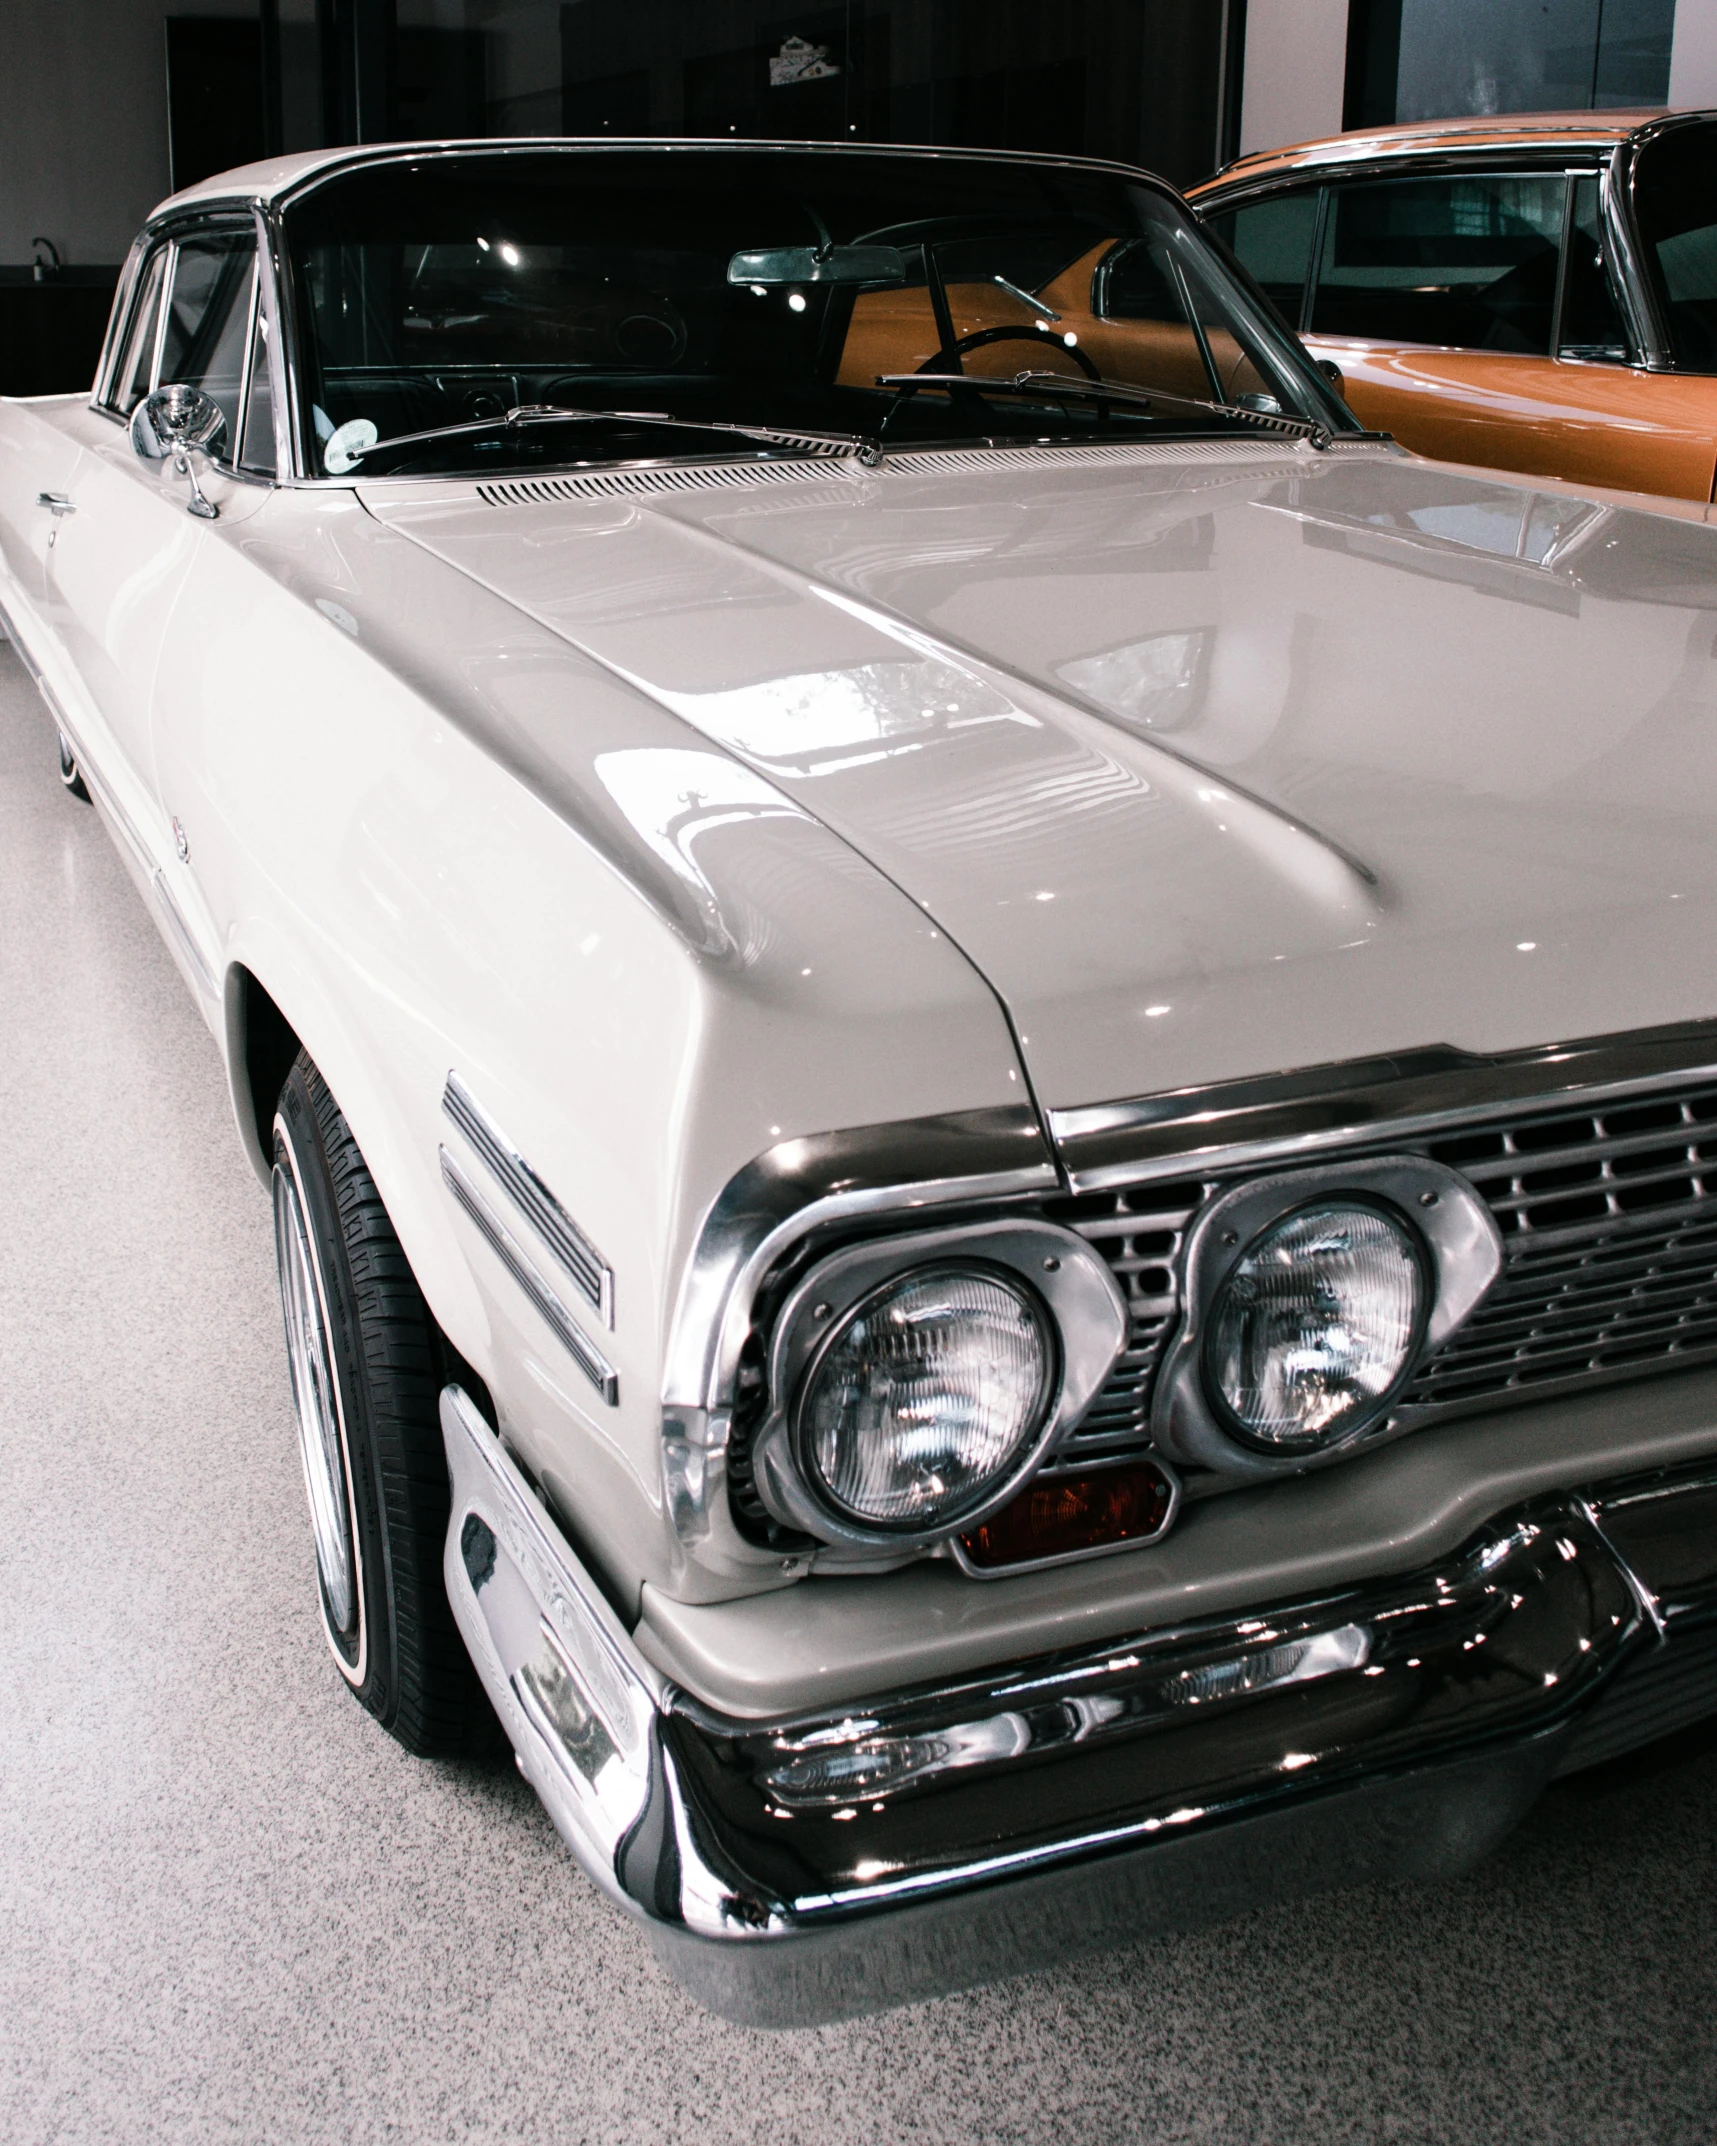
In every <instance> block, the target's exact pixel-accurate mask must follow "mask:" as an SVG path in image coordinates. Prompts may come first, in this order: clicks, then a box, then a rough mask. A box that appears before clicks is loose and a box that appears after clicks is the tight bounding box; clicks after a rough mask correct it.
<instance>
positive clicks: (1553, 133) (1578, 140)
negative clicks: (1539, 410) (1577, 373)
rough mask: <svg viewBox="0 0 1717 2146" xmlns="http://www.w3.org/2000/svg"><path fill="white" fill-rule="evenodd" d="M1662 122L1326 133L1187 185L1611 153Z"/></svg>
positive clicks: (1415, 125) (1598, 119)
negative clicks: (1456, 157) (1532, 154)
mask: <svg viewBox="0 0 1717 2146" xmlns="http://www.w3.org/2000/svg"><path fill="white" fill-rule="evenodd" d="M1713 116H1717V115H1713ZM1664 117H1665V109H1664V107H1663V106H1661V105H1654V106H1650V107H1644V106H1642V107H1641V108H1639V109H1638V110H1634V111H1625V112H1519V113H1512V114H1510V113H1505V114H1496V113H1488V112H1487V113H1481V114H1478V115H1476V116H1475V117H1473V118H1470V119H1434V120H1433V119H1427V120H1416V121H1414V122H1412V123H1410V124H1408V125H1405V126H1397V127H1367V128H1362V129H1360V130H1359V131H1357V132H1355V133H1352V134H1328V135H1325V136H1323V137H1322V138H1321V139H1320V140H1317V141H1310V142H1296V143H1294V144H1293V145H1292V146H1290V147H1288V148H1283V149H1259V150H1255V151H1254V152H1253V153H1252V154H1251V155H1250V156H1243V157H1239V158H1237V159H1236V160H1235V162H1234V163H1232V164H1229V165H1226V166H1224V168H1223V169H1222V170H1221V171H1219V172H1218V173H1217V174H1216V176H1215V177H1214V178H1213V179H1206V180H1205V181H1204V183H1203V184H1202V185H1201V186H1194V187H1189V188H1188V190H1187V192H1188V198H1189V199H1190V200H1197V198H1198V197H1199V196H1200V195H1201V194H1207V193H1212V192H1214V191H1215V190H1216V189H1218V188H1227V187H1230V186H1237V185H1240V184H1242V183H1245V182H1248V181H1250V180H1254V179H1263V178H1270V177H1274V176H1275V175H1276V174H1278V173H1282V172H1289V171H1298V170H1305V169H1316V168H1317V167H1319V166H1321V165H1326V164H1358V163H1366V164H1372V163H1377V162H1380V161H1383V160H1386V159H1388V158H1390V157H1411V156H1419V155H1427V154H1433V153H1435V152H1436V151H1438V150H1448V149H1513V148H1533V149H1539V148H1545V147H1556V146H1558V145H1561V146H1565V147H1568V148H1576V147H1577V148H1599V149H1613V148H1614V147H1615V145H1616V144H1617V143H1618V142H1623V141H1626V140H1627V138H1628V136H1629V135H1630V134H1633V133H1636V132H1637V131H1638V130H1639V128H1641V127H1643V126H1649V125H1650V124H1651V123H1652V121H1654V120H1658V119H1662V118H1664Z"/></svg>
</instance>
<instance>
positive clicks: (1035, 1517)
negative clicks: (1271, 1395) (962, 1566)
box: [960, 1460, 1175, 1572]
mask: <svg viewBox="0 0 1717 2146" xmlns="http://www.w3.org/2000/svg"><path fill="white" fill-rule="evenodd" d="M1174 1497H1175V1485H1174V1481H1173V1479H1172V1478H1171V1477H1170V1476H1169V1475H1167V1474H1166V1473H1165V1472H1164V1470H1162V1469H1161V1468H1159V1467H1157V1465H1156V1464H1155V1462H1153V1461H1148V1460H1147V1461H1128V1462H1124V1463H1123V1464H1122V1465H1121V1466H1120V1467H1117V1468H1093V1469H1092V1471H1091V1472H1090V1474H1089V1475H1045V1476H1039V1477H1038V1479H1037V1481H1036V1482H1034V1483H1028V1484H1027V1485H1026V1487H1025V1489H1024V1490H1022V1491H1021V1492H1020V1494H1019V1496H1018V1497H1017V1498H1015V1499H1013V1500H1012V1502H1011V1503H1010V1504H1007V1505H1004V1506H1003V1507H1002V1509H1001V1511H1000V1512H999V1513H992V1514H991V1515H990V1517H989V1519H988V1520H986V1521H985V1522H984V1523H983V1525H982V1526H981V1527H975V1528H973V1529H972V1530H971V1531H970V1532H969V1533H967V1534H964V1535H962V1536H961V1537H960V1546H961V1548H962V1549H963V1550H964V1551H965V1553H966V1557H967V1559H968V1561H969V1562H970V1563H971V1564H973V1565H974V1566H976V1567H978V1568H979V1569H980V1570H981V1571H984V1572H990V1571H994V1570H996V1569H997V1568H999V1567H1001V1566H1005V1565H1030V1564H1035V1563H1037V1561H1038V1560H1039V1559H1040V1558H1046V1557H1066V1556H1068V1555H1070V1554H1071V1553H1072V1552H1074V1551H1077V1550H1100V1549H1105V1548H1107V1547H1108V1546H1109V1545H1110V1544H1111V1543H1119V1542H1143V1541H1146V1540H1148V1539H1149V1538H1150V1537H1151V1536H1153V1535H1160V1534H1161V1533H1162V1531H1163V1529H1164V1528H1165V1527H1166V1526H1167V1525H1168V1522H1169V1519H1170V1517H1171V1515H1172V1513H1173V1511H1174Z"/></svg>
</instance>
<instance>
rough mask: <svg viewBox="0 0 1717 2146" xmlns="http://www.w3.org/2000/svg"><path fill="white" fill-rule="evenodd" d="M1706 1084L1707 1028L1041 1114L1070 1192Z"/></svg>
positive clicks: (1232, 1085) (1263, 1080)
mask: <svg viewBox="0 0 1717 2146" xmlns="http://www.w3.org/2000/svg"><path fill="white" fill-rule="evenodd" d="M1683 1078H1688V1079H1699V1078H1717V1020H1709V1021H1689V1022H1684V1023H1680V1024H1678V1025H1676V1026H1673V1027H1667V1028H1655V1029H1642V1030H1637V1031H1635V1032H1633V1033H1631V1034H1622V1035H1615V1036H1591V1037H1582V1038H1579V1039H1576V1040H1571V1041H1569V1042H1566V1043H1546V1044H1539V1045H1535V1046H1533V1047H1531V1048H1529V1049H1525V1050H1519V1051H1504V1052H1499V1053H1496V1054H1494V1055H1487V1054H1484V1053H1481V1052H1475V1051H1463V1050H1457V1049H1455V1048H1454V1047H1453V1046H1452V1045H1450V1044H1433V1045H1430V1046H1429V1047H1427V1048H1425V1049H1422V1050H1416V1051H1404V1052H1401V1053H1400V1054H1398V1055H1396V1056H1393V1057H1383V1058H1361V1059H1353V1060H1350V1061H1348V1062H1346V1063H1345V1064H1342V1063H1338V1064H1331V1065H1322V1066H1306V1067H1302V1068H1298V1069H1296V1070H1294V1071H1291V1072H1284V1073H1273V1074H1266V1075H1263V1076H1260V1077H1257V1078H1252V1079H1247V1080H1237V1081H1224V1082H1219V1083H1216V1084H1213V1085H1212V1086H1210V1087H1199V1088H1178V1089H1174V1090H1171V1091H1169V1092H1168V1093H1166V1094H1162V1095H1148V1096H1140V1097H1137V1098H1134V1099H1132V1100H1129V1101H1123V1102H1115V1103H1096V1104H1091V1105H1088V1106H1086V1107H1084V1108H1082V1109H1077V1110H1052V1111H1050V1112H1049V1114H1048V1115H1049V1128H1050V1134H1051V1137H1052V1138H1053V1140H1054V1142H1055V1146H1056V1152H1057V1154H1058V1155H1059V1156H1060V1158H1061V1161H1062V1164H1063V1167H1064V1168H1065V1169H1066V1172H1067V1176H1068V1181H1069V1182H1070V1184H1071V1185H1072V1187H1073V1189H1074V1191H1075V1192H1098V1191H1102V1190H1104V1189H1105V1188H1106V1187H1109V1186H1113V1185H1127V1184H1137V1183H1140V1182H1143V1181H1144V1180H1146V1179H1149V1178H1155V1177H1170V1176H1175V1175H1178V1174H1179V1173H1180V1172H1181V1171H1183V1170H1185V1169H1186V1168H1187V1167H1188V1165H1189V1164H1190V1163H1193V1162H1196V1163H1197V1164H1198V1166H1199V1167H1201V1168H1203V1167H1206V1166H1208V1165H1209V1164H1210V1163H1211V1162H1213V1161H1214V1160H1216V1159H1218V1158H1222V1159H1225V1160H1226V1159H1229V1158H1232V1159H1234V1160H1241V1159H1245V1160H1247V1161H1263V1160H1266V1159H1268V1158H1271V1157H1274V1156H1278V1155H1290V1154H1291V1155H1296V1156H1306V1155H1313V1154H1317V1153H1320V1152H1321V1151H1323V1150H1324V1149H1327V1148H1333V1147H1350V1146H1353V1145H1355V1144H1356V1143H1358V1142H1361V1141H1365V1142H1375V1141H1377V1140H1394V1139H1397V1138H1399V1137H1401V1136H1403V1135H1405V1134H1408V1133H1415V1132H1420V1131H1426V1130H1432V1129H1437V1128H1440V1127H1443V1126H1452V1125H1459V1124H1462V1123H1465V1122H1468V1121H1470V1120H1473V1119H1477V1118H1482V1117H1484V1116H1486V1115H1488V1114H1489V1113H1490V1112H1492V1111H1494V1110H1496V1109H1497V1108H1499V1107H1501V1106H1512V1105H1515V1104H1519V1103H1540V1102H1541V1103H1543V1104H1545V1105H1546V1106H1547V1107H1550V1108H1554V1107H1555V1106H1556V1105H1557V1104H1558V1103H1560V1102H1562V1101H1563V1100H1565V1099H1571V1098H1573V1097H1574V1096H1576V1095H1577V1096H1578V1097H1579V1098H1580V1100H1581V1101H1582V1102H1588V1101H1598V1100H1600V1099H1602V1098H1604V1097H1608V1096H1614V1095H1625V1094H1630V1093H1633V1092H1635V1091H1637V1090H1641V1089H1649V1088H1655V1087H1658V1086H1661V1085H1662V1083H1663V1082H1664V1081H1666V1080H1671V1079H1683Z"/></svg>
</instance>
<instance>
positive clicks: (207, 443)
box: [131, 381, 227, 522]
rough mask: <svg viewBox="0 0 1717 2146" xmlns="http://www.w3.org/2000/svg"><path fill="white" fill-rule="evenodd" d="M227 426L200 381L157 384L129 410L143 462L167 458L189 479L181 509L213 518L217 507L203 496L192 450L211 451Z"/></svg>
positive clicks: (133, 437)
mask: <svg viewBox="0 0 1717 2146" xmlns="http://www.w3.org/2000/svg"><path fill="white" fill-rule="evenodd" d="M226 429H227V421H226V417H225V415H224V413H223V412H222V410H221V407H220V405H219V404H218V403H217V402H215V401H213V400H212V399H211V398H210V397H209V396H207V395H205V394H204V393H203V391H202V389H201V388H200V387H189V386H187V385H186V384H185V382H183V381H175V382H174V383H173V385H172V386H171V387H158V388H157V389H156V390H155V392H154V394H153V395H150V396H148V397H147V398H146V399H145V400H144V401H142V402H140V403H139V404H138V405H137V408H136V409H135V410H134V411H133V412H132V416H131V444H132V446H133V447H134V448H135V449H136V450H137V452H138V453H139V454H140V455H141V456H142V457H143V459H144V460H145V461H146V462H165V461H167V460H169V459H171V461H172V464H173V467H174V469H175V470H176V471H177V472H178V474H179V475H180V476H181V477H184V478H186V479H187V480H188V481H189V483H190V487H191V497H190V500H189V502H188V505H187V509H186V511H187V512H188V513H191V514H194V515H196V517H197V518H198V520H199V521H205V522H212V521H214V520H215V519H216V517H217V516H218V515H219V513H220V509H219V507H217V506H216V505H215V504H214V502H213V500H211V499H208V498H205V496H204V494H203V488H202V486H201V485H200V484H199V483H198V482H197V473H196V470H195V469H194V468H193V467H192V466H191V456H192V455H193V454H208V453H210V452H211V451H212V450H213V448H214V446H215V443H216V442H217V441H218V440H219V439H220V438H221V436H222V434H223V433H224V432H225V431H226Z"/></svg>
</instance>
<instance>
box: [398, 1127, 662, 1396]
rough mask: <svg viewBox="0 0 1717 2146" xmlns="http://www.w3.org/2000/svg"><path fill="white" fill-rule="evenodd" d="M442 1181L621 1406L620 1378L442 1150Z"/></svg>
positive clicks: (594, 1379)
mask: <svg viewBox="0 0 1717 2146" xmlns="http://www.w3.org/2000/svg"><path fill="white" fill-rule="evenodd" d="M441 1181H442V1183H443V1184H444V1185H445V1186H446V1187H447V1189H448V1191H449V1192H450V1193H452V1195H453V1197H454V1199H455V1200H456V1201H457V1203H458V1204H459V1206H460V1207H461V1208H463V1209H464V1211H465V1214H466V1215H467V1217H468V1218H469V1219H470V1221H471V1222H472V1223H473V1224H474V1225H475V1227H476V1229H477V1232H478V1234H479V1235H480V1236H481V1237H482V1238H483V1239H484V1241H485V1242H486V1243H487V1245H488V1247H489V1249H490V1251H491V1252H493V1253H494V1255H495V1257H496V1258H497V1259H498V1260H499V1261H500V1262H501V1265H502V1266H503V1267H505V1268H506V1270H507V1272H508V1273H509V1274H510V1275H511V1276H512V1278H513V1280H514V1281H515V1282H517V1283H518V1285H519V1287H520V1289H522V1290H523V1291H524V1293H525V1295H526V1296H527V1297H528V1298H529V1299H530V1301H531V1304H532V1306H533V1308H534V1309H535V1310H536V1312H537V1314H538V1316H539V1317H540V1318H541V1319H542V1321H543V1323H544V1325H546V1326H547V1327H548V1328H549V1329H550V1330H551V1331H552V1332H553V1334H554V1337H555V1339H556V1340H557V1341H558V1342H559V1343H560V1345H561V1347H562V1348H563V1349H565V1351H566V1353H567V1354H568V1355H569V1356H570V1357H571V1358H572V1360H573V1362H574V1363H575V1364H576V1365H577V1366H578V1368H579V1369H580V1370H581V1371H582V1372H583V1373H584V1375H585V1377H586V1378H587V1379H589V1381H590V1383H591V1384H592V1385H593V1386H594V1387H595V1388H596V1390H597V1392H598V1393H599V1394H601V1396H602V1398H603V1400H604V1401H606V1402H607V1404H608V1406H609V1407H610V1408H617V1407H618V1406H619V1405H620V1380H619V1376H618V1374H617V1373H616V1372H615V1369H614V1366H613V1365H612V1364H611V1363H610V1362H609V1361H608V1359H607V1357H605V1356H604V1355H603V1353H602V1351H601V1350H600V1349H599V1348H598V1347H597V1346H596V1344H595V1342H594V1341H592V1340H591V1339H590V1337H589V1335H588V1334H586V1333H585V1331H584V1329H583V1328H582V1327H581V1326H580V1325H579V1323H578V1321H577V1320H576V1319H575V1318H574V1317H573V1316H572V1314H571V1312H569V1311H568V1310H567V1308H566V1306H565V1305H564V1304H563V1303H562V1302H561V1300H560V1299H559V1297H557V1296H556V1295H555V1293H554V1291H553V1290H552V1289H551V1288H550V1287H549V1285H548V1283H547V1282H545V1281H544V1280H543V1278H542V1276H541V1274H539V1273H538V1271H537V1267H536V1263H535V1261H534V1260H532V1259H531V1258H530V1257H529V1255H528V1254H527V1253H526V1252H525V1251H524V1249H523V1248H522V1246H521V1245H520V1244H519V1242H518V1240H517V1239H516V1238H515V1237H514V1235H513V1233H512V1231H511V1230H510V1229H508V1228H507V1226H506V1224H505V1223H504V1222H503V1221H502V1220H501V1218H500V1216H499V1215H498V1214H496V1212H495V1210H494V1209H493V1208H492V1207H491V1206H490V1205H489V1203H488V1201H487V1200H486V1199H484V1197H483V1195H482V1194H481V1193H480V1192H479V1191H478V1190H477V1188H476V1186H475V1185H473V1184H472V1182H471V1180H470V1179H469V1178H468V1177H467V1176H466V1175H465V1172H464V1171H463V1170H462V1169H461V1168H460V1167H459V1165H458V1163H457V1162H455V1161H454V1159H453V1157H452V1156H451V1155H450V1154H449V1153H448V1152H447V1150H446V1149H445V1148H443V1149H442V1150H441Z"/></svg>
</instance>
